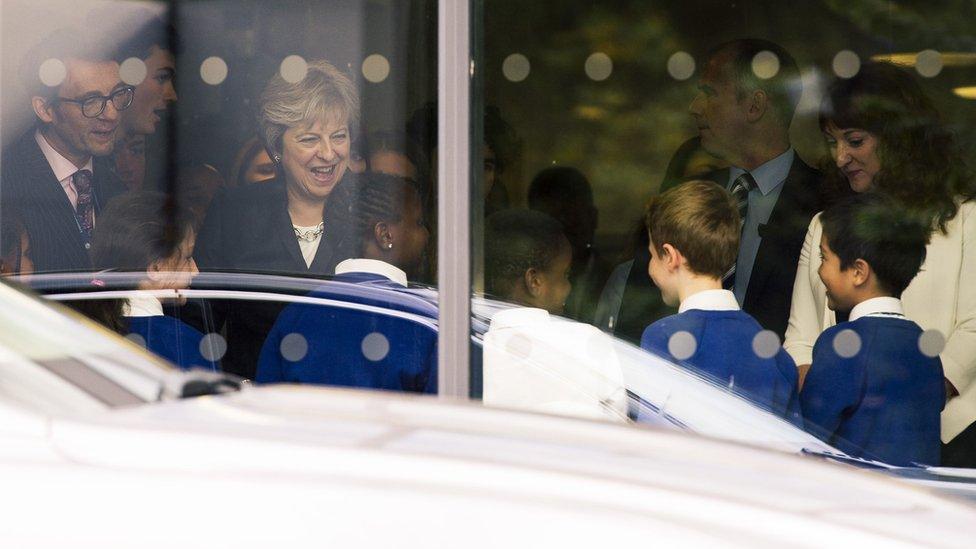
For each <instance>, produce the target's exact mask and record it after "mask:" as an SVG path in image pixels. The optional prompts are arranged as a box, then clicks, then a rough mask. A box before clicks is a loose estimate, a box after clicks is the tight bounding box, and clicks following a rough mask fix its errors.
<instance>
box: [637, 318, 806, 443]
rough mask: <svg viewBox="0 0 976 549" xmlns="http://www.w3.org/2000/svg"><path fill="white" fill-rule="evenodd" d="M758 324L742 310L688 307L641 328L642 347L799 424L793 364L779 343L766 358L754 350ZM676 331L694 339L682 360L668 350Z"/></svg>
mask: <svg viewBox="0 0 976 549" xmlns="http://www.w3.org/2000/svg"><path fill="white" fill-rule="evenodd" d="M762 330H763V329H762V326H760V325H759V323H758V322H756V320H755V319H754V318H752V317H751V316H749V314H748V313H745V312H743V311H741V310H722V311H712V310H701V309H689V310H687V311H685V312H681V313H678V314H676V315H672V316H669V317H666V318H662V319H661V320H658V321H657V322H655V323H653V324H651V325H650V326H648V327H647V328H645V329H644V334H643V335H642V336H641V348H643V349H645V350H648V351H651V352H654V353H656V354H658V355H661V356H663V357H667V358H669V359H671V360H673V361H675V362H677V363H678V364H681V365H682V366H686V367H689V368H690V369H692V370H695V371H700V372H705V373H707V374H709V375H711V376H713V377H714V378H716V379H717V380H718V381H719V382H720V383H723V384H725V385H727V386H729V387H731V388H732V389H733V390H735V392H737V393H741V394H743V395H745V396H746V397H748V398H749V399H750V400H751V401H752V402H755V403H757V404H759V405H760V406H762V407H764V408H766V409H767V410H770V411H771V412H773V413H774V414H776V415H778V416H781V417H784V418H786V419H787V420H788V421H790V422H792V423H794V424H796V425H802V419H801V416H800V404H799V399H798V396H797V379H798V375H797V371H796V364H795V363H794V362H793V359H791V358H790V356H789V355H787V354H786V351H784V350H783V348H782V347H780V348H779V349H778V350H777V352H776V353H775V354H774V355H773V356H772V357H771V358H763V357H760V356H758V355H757V354H756V352H755V351H754V350H753V340H754V339H755V337H756V335H757V334H759V332H761V331H762ZM678 332H688V333H689V334H691V336H692V337H693V338H694V341H695V350H694V353H693V354H692V355H691V357H689V358H686V359H684V360H679V359H677V358H676V357H674V356H672V355H671V353H670V352H669V350H668V341H669V340H670V339H671V336H673V335H674V334H676V333H678Z"/></svg>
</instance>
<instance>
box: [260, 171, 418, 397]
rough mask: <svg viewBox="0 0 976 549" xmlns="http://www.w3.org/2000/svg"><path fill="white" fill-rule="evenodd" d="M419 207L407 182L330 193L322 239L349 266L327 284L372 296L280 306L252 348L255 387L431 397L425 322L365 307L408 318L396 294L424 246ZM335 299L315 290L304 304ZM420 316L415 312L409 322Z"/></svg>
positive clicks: (376, 180) (346, 184)
mask: <svg viewBox="0 0 976 549" xmlns="http://www.w3.org/2000/svg"><path fill="white" fill-rule="evenodd" d="M422 202H423V201H422V199H421V192H420V190H419V187H418V185H417V184H416V183H415V182H413V181H412V180H408V179H404V178H401V177H395V176H391V175H384V174H377V173H367V174H364V175H362V176H360V177H359V178H355V179H353V178H348V180H343V182H341V183H339V184H338V185H336V187H335V189H333V190H332V193H330V195H329V201H328V202H327V204H326V209H325V219H326V226H325V230H326V231H329V232H330V234H335V235H339V236H338V238H337V240H338V241H339V242H340V246H339V247H340V248H345V247H348V248H349V249H351V250H352V254H353V258H351V259H347V260H345V261H342V262H341V263H339V264H338V265H337V266H336V271H335V274H336V277H335V278H334V280H337V281H343V282H348V283H351V284H356V285H358V286H364V285H368V286H372V287H373V288H375V290H374V291H370V292H365V293H363V294H362V295H360V294H357V293H356V292H355V290H356V289H355V288H350V289H349V292H348V295H344V296H343V301H345V302H346V303H347V304H348V306H346V307H339V306H335V307H325V306H321V305H310V304H303V303H295V304H292V305H289V306H288V307H286V308H285V309H284V310H283V311H282V312H281V314H280V315H279V317H278V319H277V321H276V322H275V325H274V327H273V328H272V329H271V332H270V333H269V334H268V337H267V339H266V340H265V342H264V346H263V347H262V349H261V355H260V358H259V361H258V368H257V374H256V376H255V381H256V382H258V383H313V384H321V385H339V386H345V387H360V388H371V389H386V390H392V391H409V392H426V393H436V392H437V328H436V324H434V322H433V320H430V321H424V322H419V321H417V320H415V319H412V318H408V316H407V315H394V314H380V313H377V312H375V309H371V308H370V306H380V307H383V308H392V309H398V310H404V308H405V307H406V308H407V309H409V307H408V306H407V305H408V304H409V303H408V301H407V300H405V299H404V298H403V296H402V295H401V294H400V293H399V292H397V289H406V287H407V277H408V274H407V273H415V272H416V270H417V269H418V268H419V266H420V263H421V261H422V259H423V256H424V250H425V248H426V246H427V240H428V237H429V233H428V231H427V228H426V226H425V225H424V218H423V210H422V207H421V204H422ZM335 291H338V290H337V289H336V287H328V288H321V289H319V290H316V291H314V292H312V294H311V295H312V296H313V297H315V296H319V297H329V292H333V293H334V292H335ZM384 299H389V300H390V302H389V303H383V301H384ZM406 312H412V311H410V310H406ZM427 315H429V312H428V311H426V310H418V311H416V312H415V314H414V315H413V316H427ZM425 320H426V319H425ZM299 336H300V337H299Z"/></svg>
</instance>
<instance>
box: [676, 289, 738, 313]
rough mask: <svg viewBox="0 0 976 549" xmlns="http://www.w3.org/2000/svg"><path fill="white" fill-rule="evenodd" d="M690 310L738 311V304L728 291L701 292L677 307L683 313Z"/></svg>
mask: <svg viewBox="0 0 976 549" xmlns="http://www.w3.org/2000/svg"><path fill="white" fill-rule="evenodd" d="M691 309H699V310H702V311H738V310H739V303H738V302H737V301H736V300H735V294H733V293H732V292H730V291H728V290H702V291H700V292H698V293H696V294H692V295H690V296H688V297H686V298H685V300H684V301H682V302H681V305H680V306H679V307H678V312H679V313H683V312H685V311H689V310H691Z"/></svg>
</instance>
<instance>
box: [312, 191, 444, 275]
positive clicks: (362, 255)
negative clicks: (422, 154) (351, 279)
mask: <svg viewBox="0 0 976 549" xmlns="http://www.w3.org/2000/svg"><path fill="white" fill-rule="evenodd" d="M422 204H423V198H422V192H421V189H420V187H419V186H418V184H417V183H416V182H415V181H414V180H412V179H408V178H404V177H397V176H393V175H388V174H382V173H366V174H364V175H363V176H361V177H360V178H358V179H356V180H350V181H346V182H342V183H340V184H339V185H337V186H336V189H335V191H333V195H332V197H331V198H330V199H329V202H328V204H327V205H326V208H325V214H326V215H325V217H326V219H327V220H328V221H327V222H326V226H325V227H326V230H327V231H328V232H330V233H332V234H335V235H337V236H336V238H337V239H339V240H340V245H339V248H340V250H342V251H343V252H344V251H345V250H349V251H350V254H351V255H350V256H349V259H346V260H343V261H342V262H341V263H339V264H338V265H337V266H336V275H345V274H347V273H354V272H363V273H370V272H372V273H373V274H374V275H379V276H380V277H382V278H387V279H390V280H391V281H393V282H396V283H398V284H400V285H402V286H406V281H407V279H408V278H412V277H414V276H415V275H416V273H417V271H418V269H419V268H420V265H421V263H422V261H423V257H424V251H425V249H426V248H427V243H428V240H429V238H430V232H429V231H428V229H427V225H426V223H425V221H424V211H423V208H422ZM362 260H367V261H365V262H364V261H362ZM380 263H382V264H383V265H380ZM372 267H375V268H377V269H379V271H373V270H370V269H372ZM357 268H361V269H365V270H362V271H356V270H355V269H357ZM390 273H396V275H395V276H389V274H390Z"/></svg>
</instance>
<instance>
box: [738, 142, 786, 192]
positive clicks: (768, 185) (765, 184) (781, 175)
mask: <svg viewBox="0 0 976 549" xmlns="http://www.w3.org/2000/svg"><path fill="white" fill-rule="evenodd" d="M795 155H796V153H795V152H794V151H793V147H790V148H789V149H786V152H784V153H783V154H780V155H779V156H777V157H776V158H773V159H771V160H767V161H766V162H765V163H763V164H762V165H760V166H758V167H757V168H756V169H754V170H750V171H749V174H751V175H752V178H753V179H755V180H756V186H757V187H759V192H761V193H762V194H763V196H766V195H767V194H769V193H771V192H772V191H773V189H775V188H776V187H778V186H780V184H782V183H783V181H786V176H788V175H790V168H791V167H792V166H793V158H794V156H795ZM745 171H746V170H743V169H742V168H736V167H734V166H733V167H732V168H730V169H729V181H730V182H732V181H735V178H737V177H739V176H740V175H742V174H743V173H745Z"/></svg>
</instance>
